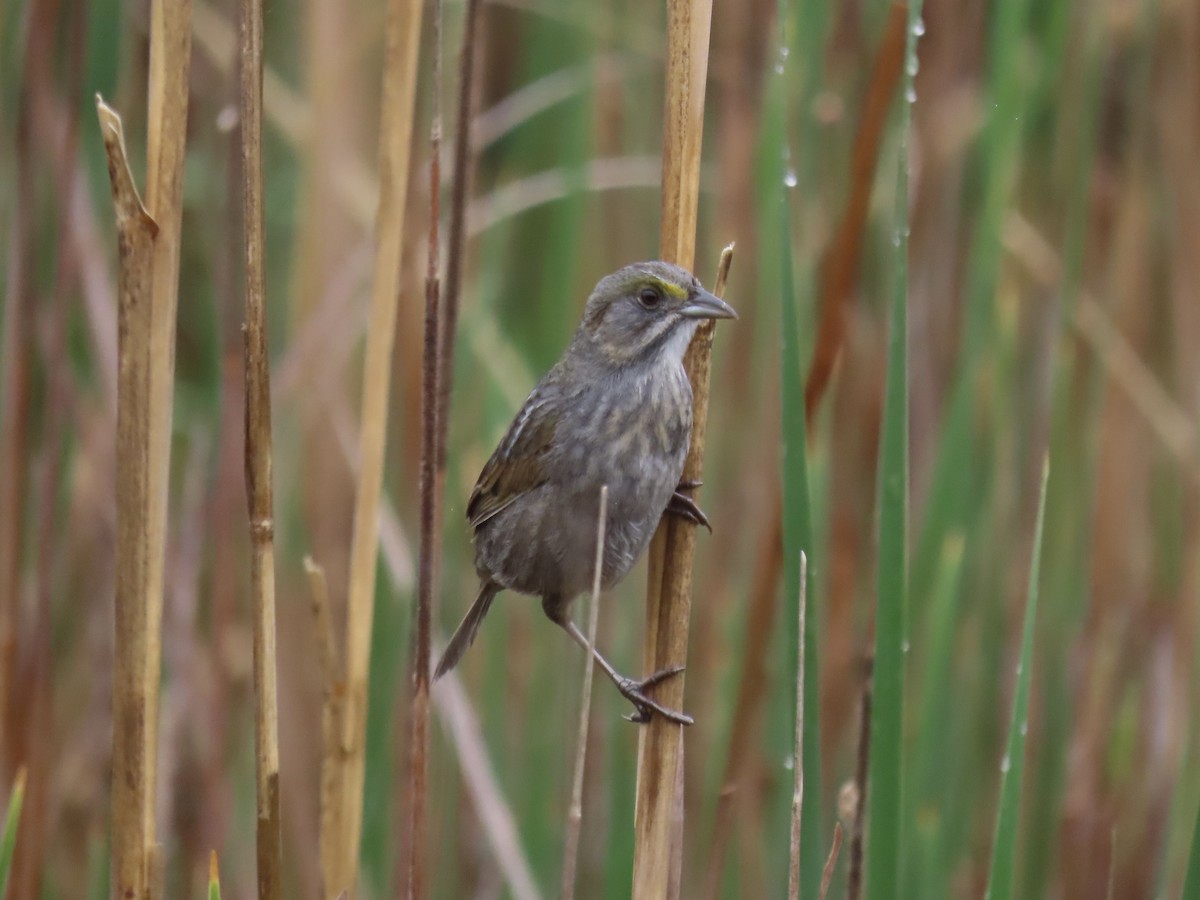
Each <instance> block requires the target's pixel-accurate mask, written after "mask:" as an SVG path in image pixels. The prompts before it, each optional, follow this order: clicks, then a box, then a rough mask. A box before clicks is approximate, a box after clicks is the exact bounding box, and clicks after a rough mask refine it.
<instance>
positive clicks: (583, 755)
mask: <svg viewBox="0 0 1200 900" xmlns="http://www.w3.org/2000/svg"><path fill="white" fill-rule="evenodd" d="M607 524H608V485H607V484H606V485H604V486H603V487H601V488H600V513H599V515H598V516H597V517H596V562H595V569H594V570H593V573H592V598H591V602H590V603H589V604H588V632H587V636H588V645H589V646H591V647H595V646H596V626H597V624H598V623H599V621H600V575H601V574H602V571H603V568H604V531H605V526H606V525H607ZM595 669H596V660H595V657H594V656H593V655H592V654H591V653H589V654H587V659H586V661H585V662H584V665H583V696H582V697H581V699H580V702H579V738H578V740H577V741H576V743H575V775H574V777H573V779H572V782H571V806H570V809H568V810H567V835H566V839H565V840H564V842H563V869H562V896H563V900H571V898H572V897H574V896H575V871H576V868H577V866H578V862H579V832H580V829H581V828H582V826H583V768H584V764H585V763H586V761H587V741H588V720H589V718H590V717H591V713H592V675H593V673H594V672H595Z"/></svg>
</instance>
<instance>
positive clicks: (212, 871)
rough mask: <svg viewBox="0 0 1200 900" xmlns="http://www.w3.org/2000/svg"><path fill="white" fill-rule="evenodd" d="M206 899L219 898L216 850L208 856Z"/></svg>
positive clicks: (219, 882) (218, 872)
mask: <svg viewBox="0 0 1200 900" xmlns="http://www.w3.org/2000/svg"><path fill="white" fill-rule="evenodd" d="M208 900H221V872H220V869H219V868H218V867H217V851H216V850H214V851H212V853H210V854H209V856H208Z"/></svg>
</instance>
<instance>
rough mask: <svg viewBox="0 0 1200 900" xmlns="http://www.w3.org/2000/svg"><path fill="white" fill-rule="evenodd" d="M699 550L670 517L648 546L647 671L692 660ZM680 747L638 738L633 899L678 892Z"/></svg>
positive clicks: (702, 399) (701, 335) (700, 449)
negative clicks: (690, 635) (690, 648)
mask: <svg viewBox="0 0 1200 900" xmlns="http://www.w3.org/2000/svg"><path fill="white" fill-rule="evenodd" d="M664 184H665V180H664ZM694 209H695V207H694V206H693V210H694ZM664 215H665V213H664ZM693 224H694V220H693ZM664 228H665V226H664ZM732 263H733V245H732V244H730V245H729V246H727V247H726V248H725V249H724V250H723V251H722V252H721V261H720V263H719V265H718V268H717V279H716V283H715V284H714V285H713V293H715V294H716V295H717V296H718V297H722V296H724V294H725V285H726V282H727V281H728V279H729V267H730V265H732ZM713 331H714V325H713V323H712V322H707V323H705V324H703V325H701V326H700V328H699V329H698V330H697V332H696V339H695V340H693V342H692V345H691V347H690V348H689V349H688V354H687V356H686V357H685V359H684V364H685V367H686V368H687V372H688V377H689V378H690V379H691V382H692V389H693V391H694V399H693V426H692V443H691V448H690V449H689V451H688V457H687V461H686V463H685V464H684V469H683V478H684V479H686V480H695V481H699V480H700V471H701V465H702V463H703V456H704V429H705V425H706V424H707V419H708V373H709V354H710V352H711V350H712V336H713ZM695 548H696V537H695V530H694V529H693V528H684V527H681V523H678V522H675V521H673V520H672V519H671V517H665V518H664V519H663V521H662V523H661V524H660V525H659V528H658V531H657V532H656V534H655V536H654V539H653V541H652V543H651V545H650V567H649V568H650V577H649V586H648V590H647V597H646V635H645V651H644V656H643V665H644V666H645V670H646V671H647V672H656V671H658V670H659V669H663V668H667V667H669V666H675V665H683V664H684V661H685V660H686V658H687V635H688V624H689V620H690V618H691V590H692V585H691V582H692V558H693V556H694V554H695ZM660 691H661V696H660V702H662V703H664V704H666V705H667V706H670V707H673V708H675V709H680V708H682V706H683V676H682V674H681V675H679V676H677V677H676V678H672V679H669V680H668V681H666V682H665V683H664V684H663V686H662V687H661V688H660ZM682 750H683V732H682V728H681V726H675V725H674V723H671V722H668V721H667V720H665V719H662V718H661V717H655V718H654V719H652V720H651V721H650V723H649V724H648V725H647V726H646V727H645V729H644V730H643V731H642V732H641V734H640V735H639V746H638V775H637V804H636V807H635V812H634V831H635V833H634V868H633V878H634V884H633V896H634V897H635V898H639V897H660V896H675V893H677V891H678V888H679V881H680V879H679V875H680V873H679V866H680V864H681V863H682V845H681V843H680V842H681V839H682V835H681V834H680V833H679V831H680V829H682V822H683V816H682V810H681V805H682V801H683V798H682V794H680V793H679V792H681V791H682V790H683V777H682V770H681V768H680V767H681V765H682V762H681V757H682ZM677 794H679V796H676V795H677Z"/></svg>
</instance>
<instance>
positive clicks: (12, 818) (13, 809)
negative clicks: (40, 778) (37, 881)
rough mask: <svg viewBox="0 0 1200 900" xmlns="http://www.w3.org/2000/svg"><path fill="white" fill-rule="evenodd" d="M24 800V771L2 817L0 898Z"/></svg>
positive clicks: (5, 885) (10, 861) (18, 777)
mask: <svg viewBox="0 0 1200 900" xmlns="http://www.w3.org/2000/svg"><path fill="white" fill-rule="evenodd" d="M24 798H25V770H24V769H21V770H20V771H19V772H17V779H16V781H14V782H13V789H12V796H11V797H9V799H8V814H7V815H6V816H5V817H4V834H3V835H2V836H0V897H4V896H6V895H7V892H8V873H9V870H10V869H12V860H13V848H14V847H15V846H16V844H17V823H18V822H20V821H21V801H22V800H23V799H24Z"/></svg>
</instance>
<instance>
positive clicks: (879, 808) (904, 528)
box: [866, 0, 924, 900]
mask: <svg viewBox="0 0 1200 900" xmlns="http://www.w3.org/2000/svg"><path fill="white" fill-rule="evenodd" d="M923 30H924V26H923V25H922V20H921V3H920V0H914V2H912V3H911V4H910V5H909V10H908V38H907V41H906V44H907V48H906V63H905V67H904V70H905V71H904V78H903V80H902V82H901V84H902V93H903V97H904V102H902V103H901V112H900V148H899V162H898V164H897V168H896V218H895V223H896V224H895V236H894V239H893V241H892V243H893V245H894V247H895V254H894V261H893V278H894V281H893V285H892V297H891V310H890V322H889V326H888V349H887V376H886V384H885V386H884V407H883V435H882V438H881V441H880V447H879V571H878V594H877V600H876V602H877V606H876V613H875V665H874V675H873V678H872V682H873V693H874V697H873V701H872V705H871V747H870V761H869V768H868V772H869V775H868V778H867V819H868V820H867V871H866V887H867V896H868V897H871V898H879V900H884V898H890V897H894V896H896V892H897V890H898V887H899V885H901V884H902V883H903V882H902V881H901V876H902V873H901V871H900V848H901V846H902V844H903V828H902V824H903V818H904V817H903V815H902V811H903V799H904V798H903V791H902V775H903V750H902V744H903V738H904V729H903V725H904V657H905V652H906V649H907V646H908V632H907V622H906V619H907V613H906V609H905V607H906V605H907V599H906V595H907V587H908V584H907V582H908V348H907V344H908V135H909V130H910V128H911V124H912V102H913V101H914V100H915V99H916V95H915V93H914V90H915V89H914V86H913V82H914V77H915V75H916V72H917V40H918V39H919V38H920V35H921V32H922V31H923Z"/></svg>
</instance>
